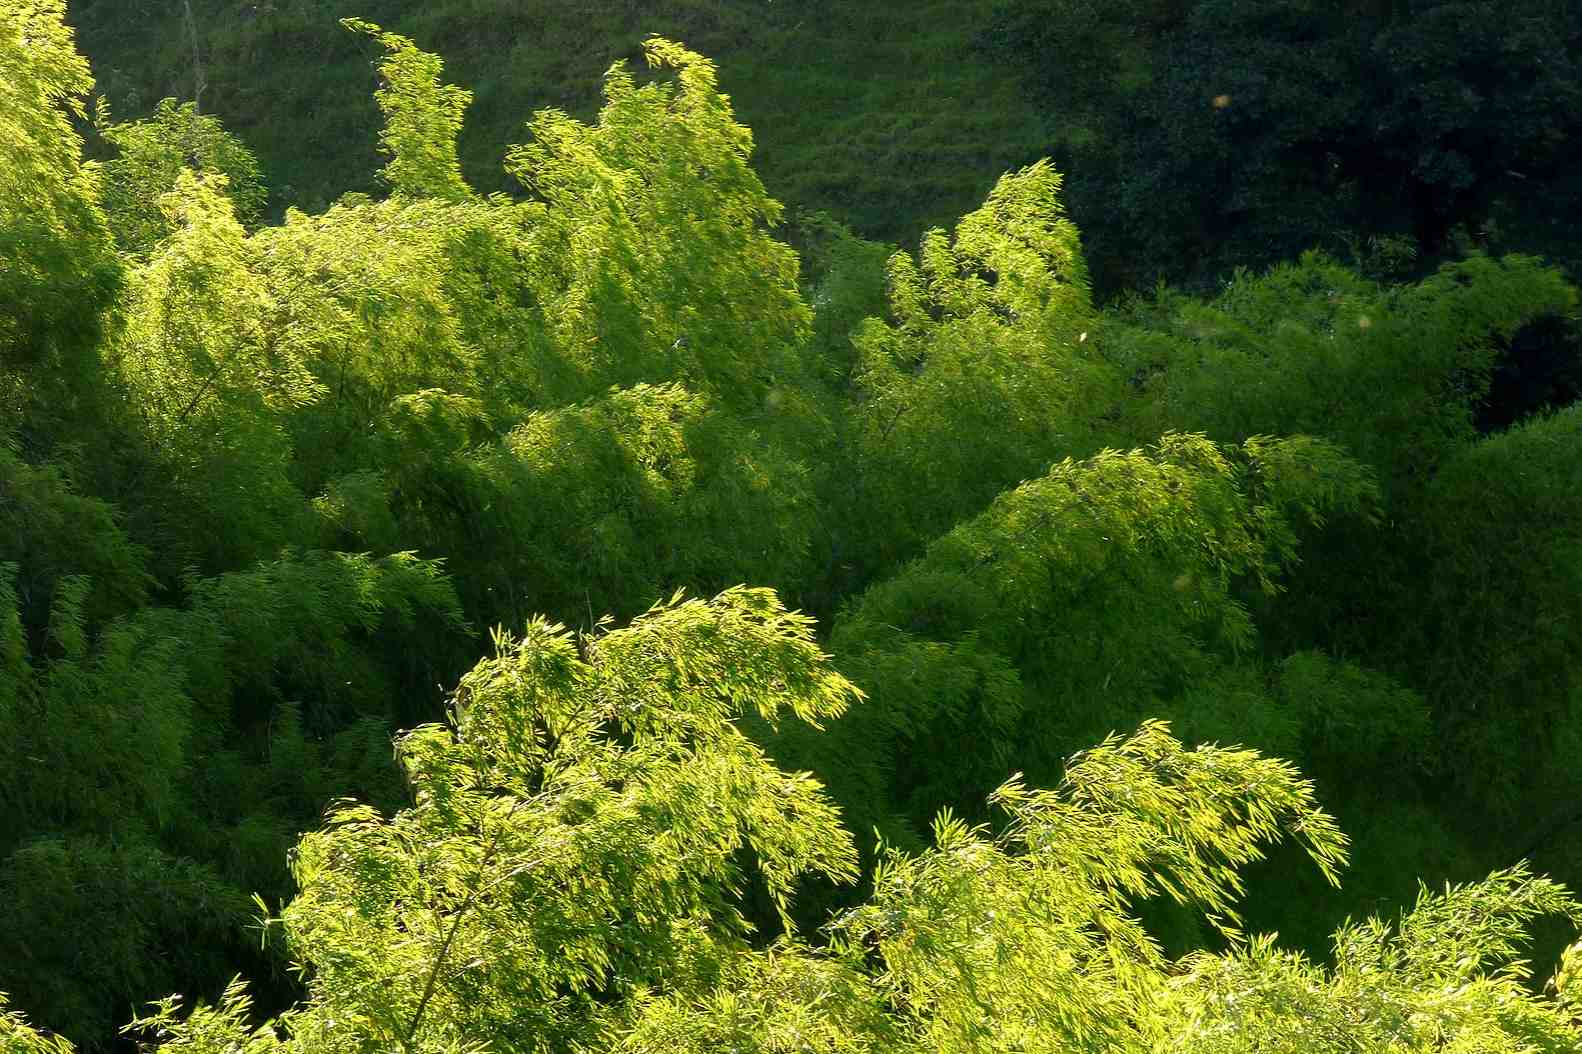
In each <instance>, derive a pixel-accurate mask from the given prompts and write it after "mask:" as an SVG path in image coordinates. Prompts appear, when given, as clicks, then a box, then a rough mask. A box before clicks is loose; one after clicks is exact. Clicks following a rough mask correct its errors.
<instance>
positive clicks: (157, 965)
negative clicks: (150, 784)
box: [0, 838, 257, 1049]
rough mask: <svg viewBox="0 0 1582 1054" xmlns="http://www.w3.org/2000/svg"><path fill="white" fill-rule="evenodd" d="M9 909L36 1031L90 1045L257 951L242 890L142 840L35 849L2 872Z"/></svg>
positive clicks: (13, 974)
mask: <svg viewBox="0 0 1582 1054" xmlns="http://www.w3.org/2000/svg"><path fill="white" fill-rule="evenodd" d="M0 904H3V905H4V906H3V907H0V961H3V962H4V963H5V968H4V974H3V976H4V978H5V984H6V987H7V989H8V990H9V991H10V993H11V997H12V998H13V999H15V1000H17V1001H18V1002H19V1003H20V1004H21V1005H24V1006H27V1007H28V1008H29V1010H30V1016H31V1017H32V1018H33V1019H34V1020H35V1021H40V1022H47V1023H56V1022H62V1023H69V1024H70V1026H71V1027H70V1029H69V1031H68V1032H67V1034H68V1035H72V1034H75V1035H78V1036H82V1037H84V1038H90V1037H91V1038H102V1037H106V1036H108V1035H110V1034H112V1033H113V1032H114V1030H115V1029H116V1028H117V1027H118V1026H119V1025H120V1024H121V1023H122V1021H123V1019H124V1017H125V1014H126V1011H127V1009H128V1008H129V1007H130V1006H133V1005H136V1004H137V1003H139V1002H141V1001H142V1000H145V999H146V998H147V993H148V992H150V991H162V990H168V989H171V988H173V987H177V986H183V987H184V986H187V985H189V984H191V983H192V981H193V980H194V979H199V978H202V979H203V981H202V983H203V985H204V988H203V989H202V990H204V991H205V994H210V993H211V992H212V990H211V989H210V988H209V985H210V984H211V983H212V982H211V981H210V979H212V978H216V977H223V976H225V975H226V971H228V970H234V969H235V967H236V964H237V963H238V962H239V961H245V960H247V959H250V958H253V955H251V954H249V952H250V950H251V949H255V948H256V947H257V942H256V938H254V937H253V936H252V935H251V934H249V933H248V927H249V924H250V922H251V915H252V905H251V903H250V902H249V901H248V898H247V897H246V896H245V895H244V894H243V893H242V892H241V891H240V890H238V889H237V888H236V887H235V886H234V885H232V884H230V883H228V882H225V881H223V880H222V879H220V877H219V876H218V875H216V874H215V873H214V872H213V871H212V870H211V869H209V868H207V867H204V866H202V865H200V864H196V863H194V862H193V861H191V860H186V859H182V858H180V857H173V856H170V855H168V854H166V853H163V852H160V851H159V850H158V849H155V848H153V847H151V846H148V845H145V844H139V843H137V842H131V843H122V844H116V843H113V842H106V841H103V840H100V839H96V838H71V839H53V838H50V839H41V840H38V841H35V842H32V843H30V844H28V845H26V846H24V847H23V848H21V849H19V850H17V851H15V852H13V853H12V854H11V855H10V856H8V857H6V858H5V860H4V861H3V862H0ZM6 1042H8V1040H6V1038H5V1037H4V1035H3V1034H0V1045H4V1044H5V1043H6ZM7 1049H9V1048H7Z"/></svg>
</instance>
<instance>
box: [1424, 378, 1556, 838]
mask: <svg viewBox="0 0 1582 1054" xmlns="http://www.w3.org/2000/svg"><path fill="white" fill-rule="evenodd" d="M1579 441H1582V414H1579V413H1578V411H1577V410H1576V409H1574V408H1573V409H1569V410H1565V411H1562V412H1560V413H1558V414H1555V415H1553V416H1549V417H1543V418H1539V419H1535V420H1533V421H1530V422H1527V423H1525V424H1523V425H1519V426H1517V427H1515V428H1512V429H1511V430H1510V431H1508V432H1505V433H1502V434H1500V435H1497V436H1492V437H1490V438H1488V439H1486V440H1483V441H1482V442H1480V443H1478V444H1476V445H1474V446H1471V447H1469V448H1467V449H1466V450H1464V451H1463V452H1462V453H1461V454H1460V455H1459V456H1458V457H1456V458H1455V459H1454V460H1452V461H1451V462H1449V463H1448V464H1447V465H1445V466H1444V468H1443V469H1442V470H1441V471H1440V473H1439V475H1438V476H1437V477H1436V478H1435V479H1434V481H1433V483H1432V485H1431V486H1430V488H1429V491H1428V493H1427V495H1426V496H1425V498H1424V502H1423V512H1422V516H1423V520H1422V527H1421V532H1422V533H1421V537H1422V538H1423V542H1424V554H1423V555H1424V564H1425V566H1426V568H1427V571H1428V573H1427V576H1426V579H1425V581H1424V583H1423V586H1422V589H1421V591H1420V592H1419V594H1418V595H1417V596H1416V598H1415V601H1416V604H1417V606H1418V611H1419V613H1418V614H1417V616H1416V618H1414V619H1413V621H1412V622H1411V623H1410V626H1411V629H1412V630H1413V632H1412V634H1411V635H1410V636H1408V637H1406V638H1405V642H1404V643H1408V644H1409V646H1410V647H1411V649H1412V650H1411V654H1410V657H1409V658H1408V659H1407V660H1406V661H1408V662H1410V663H1411V665H1412V667H1413V668H1414V670H1415V671H1418V676H1420V677H1421V678H1422V681H1423V684H1424V687H1425V689H1426V691H1427V693H1428V695H1429V698H1430V700H1431V701H1433V703H1434V704H1435V708H1436V710H1437V711H1438V712H1439V713H1440V715H1441V721H1442V723H1443V725H1444V728H1445V734H1446V737H1447V741H1448V745H1447V752H1448V760H1450V762H1451V764H1450V770H1449V772H1448V773H1447V775H1449V776H1450V777H1451V778H1452V779H1453V780H1454V781H1455V782H1456V783H1458V784H1460V785H1462V786H1464V787H1466V788H1468V789H1469V790H1471V791H1472V792H1473V793H1475V794H1476V795H1477V796H1478V797H1479V798H1480V799H1482V800H1483V802H1484V804H1485V805H1486V806H1487V807H1489V809H1490V810H1491V811H1492V812H1494V813H1495V814H1497V815H1501V816H1506V817H1512V816H1519V817H1520V819H1519V821H1518V822H1519V823H1520V825H1521V827H1522V829H1523V830H1524V831H1534V832H1535V833H1536V829H1541V826H1542V825H1543V824H1544V823H1545V821H1546V820H1547V818H1548V817H1550V816H1551V815H1554V814H1558V813H1566V814H1568V815H1569V813H1570V812H1571V810H1570V809H1569V808H1568V807H1567V806H1565V805H1564V804H1563V803H1565V802H1566V801H1568V800H1569V799H1571V798H1573V797H1574V796H1575V794H1576V793H1577V786H1576V782H1575V775H1574V773H1575V766H1574V764H1573V763H1572V759H1573V758H1574V757H1575V749H1576V747H1575V742H1576V737H1577V735H1578V733H1579V725H1578V719H1579V717H1582V714H1579V712H1578V709H1577V707H1578V700H1579V699H1582V695H1579V692H1582V682H1579V680H1578V678H1579V677H1582V665H1579V660H1578V655H1579V642H1578V639H1577V637H1576V634H1577V632H1578V629H1579V623H1578V617H1577V616H1578V598H1579V597H1582V581H1579V580H1578V577H1577V575H1578V567H1579V564H1578V554H1579V551H1578V544H1579V539H1578V536H1577V531H1576V525H1577V524H1578V523H1582V507H1579V505H1578V495H1579V493H1582V479H1579V478H1578V470H1579V468H1578V466H1579V462H1578V457H1577V451H1578V443H1579ZM1527 802H1535V803H1542V804H1541V805H1539V806H1538V807H1537V809H1536V810H1532V811H1530V810H1529V809H1528V808H1527V807H1525V803H1527Z"/></svg>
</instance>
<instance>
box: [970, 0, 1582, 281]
mask: <svg viewBox="0 0 1582 1054" xmlns="http://www.w3.org/2000/svg"><path fill="white" fill-rule="evenodd" d="M1579 42H1582V15H1579V13H1578V11H1577V9H1576V6H1575V5H1574V4H1569V3H1565V2H1561V0H1516V2H1492V0H1428V2H1418V3H1411V4H1397V3H1375V2H1372V0H1357V2H1337V3H1322V4H1320V3H1310V2H1307V0H1253V2H1247V0H1128V2H1124V3H1091V2H1089V0H1011V2H1007V3H1002V4H1001V5H1000V6H999V14H998V16H997V18H996V21H995V23H994V28H993V29H992V30H991V31H990V32H989V33H988V34H987V35H986V44H987V46H989V47H990V48H991V49H993V50H994V51H995V52H996V53H998V54H1001V55H1004V56H1008V57H1013V58H1014V59H1015V60H1016V61H1017V62H1018V63H1019V64H1020V65H1021V66H1022V68H1023V69H1024V71H1025V75H1026V77H1027V81H1028V84H1029V88H1030V89H1031V91H1032V92H1033V93H1034V95H1035V96H1036V97H1038V98H1039V99H1041V100H1042V101H1043V104H1044V106H1045V107H1046V108H1048V109H1049V110H1050V111H1051V115H1052V120H1051V122H1050V124H1051V126H1052V129H1053V131H1052V135H1053V137H1054V138H1055V140H1056V141H1057V142H1058V143H1059V144H1060V149H1059V152H1060V154H1061V156H1062V159H1063V160H1065V161H1066V163H1067V164H1069V165H1070V166H1071V167H1072V169H1073V171H1075V172H1077V173H1079V174H1080V175H1081V178H1080V179H1079V181H1078V182H1077V184H1076V185H1074V187H1073V192H1072V201H1073V208H1074V210H1075V211H1076V213H1077V215H1078V216H1079V218H1081V220H1082V222H1083V223H1084V225H1085V226H1086V227H1087V228H1088V229H1089V231H1090V233H1092V234H1093V235H1094V236H1095V237H1096V239H1097V242H1098V244H1099V246H1100V247H1101V251H1100V252H1099V253H1098V254H1097V255H1096V263H1095V267H1096V270H1097V271H1098V272H1099V274H1100V275H1101V285H1102V286H1103V288H1104V289H1105V291H1106V292H1110V291H1114V290H1116V289H1118V288H1120V287H1122V286H1126V285H1148V284H1151V283H1152V282H1153V281H1154V280H1155V279H1156V278H1160V277H1164V278H1168V279H1172V280H1176V279H1189V280H1191V281H1193V282H1194V283H1196V284H1198V285H1200V286H1201V285H1207V284H1208V283H1210V282H1213V281H1214V280H1215V279H1216V278H1217V277H1219V276H1220V275H1222V274H1225V273H1227V272H1229V271H1230V270H1231V269H1232V268H1233V267H1234V266H1236V265H1239V264H1254V265H1257V266H1262V265H1265V264H1268V263H1272V262H1274V261H1276V260H1279V259H1282V258H1289V257H1293V256H1295V255H1296V254H1297V253H1298V252H1301V251H1303V250H1306V249H1309V248H1313V247H1323V248H1326V249H1331V250H1334V249H1339V248H1340V247H1342V246H1344V245H1346V244H1348V243H1350V244H1351V245H1352V246H1354V247H1356V250H1357V252H1358V255H1359V256H1361V257H1363V258H1365V259H1367V260H1369V261H1371V262H1372V263H1373V264H1374V265H1375V266H1378V267H1380V268H1382V269H1386V270H1389V269H1395V268H1400V267H1402V266H1404V268H1405V269H1408V270H1409V269H1410V268H1411V266H1412V259H1413V258H1414V257H1416V256H1419V255H1421V256H1422V257H1424V258H1435V257H1441V256H1442V255H1446V254H1450V255H1453V254H1454V253H1455V252H1456V251H1457V250H1458V249H1459V248H1461V247H1464V246H1465V245H1467V244H1470V243H1473V242H1481V243H1483V244H1489V243H1495V244H1498V245H1500V247H1501V248H1503V249H1506V250H1508V251H1509V250H1518V249H1525V250H1527V251H1543V252H1548V253H1556V252H1558V253H1559V254H1561V255H1563V256H1566V257H1567V258H1568V259H1572V260H1574V252H1573V251H1571V250H1568V249H1566V248H1565V241H1564V235H1561V237H1559V238H1557V237H1555V232H1554V231H1553V227H1552V225H1551V224H1550V223H1549V219H1550V215H1549V213H1550V210H1551V208H1552V205H1551V202H1550V197H1551V194H1554V195H1561V196H1569V195H1570V194H1571V193H1573V192H1574V190H1573V188H1574V186H1575V179H1574V169H1575V163H1576V158H1577V153H1576V142H1577V139H1576V136H1577V132H1578V124H1577V116H1576V115H1577V114H1578V113H1579V112H1582V111H1579V107H1578V100H1579V99H1582V66H1579V65H1578V62H1577V55H1578V54H1579V53H1582V51H1579V47H1578V45H1579ZM1496 214H1498V215H1500V216H1501V220H1500V223H1502V224H1503V225H1504V226H1506V227H1509V228H1510V240H1502V238H1503V236H1502V233H1501V231H1500V230H1499V228H1498V227H1497V226H1495V225H1494V224H1492V223H1491V222H1490V219H1491V217H1492V216H1494V215H1496ZM1546 228H1548V229H1546ZM1392 239H1395V240H1392ZM1365 245H1366V247H1364V246H1365Z"/></svg>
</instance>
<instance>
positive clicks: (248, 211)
mask: <svg viewBox="0 0 1582 1054" xmlns="http://www.w3.org/2000/svg"><path fill="white" fill-rule="evenodd" d="M99 102H100V103H101V104H102V103H103V98H102V97H101V98H100V100H99ZM94 117H95V121H96V123H97V125H98V129H97V130H98V132H99V134H100V135H101V136H103V137H104V139H105V141H106V142H108V143H110V144H112V145H113V146H114V147H115V150H116V153H115V156H114V157H113V158H111V159H109V160H108V161H105V162H103V163H102V164H100V165H99V167H98V172H99V182H100V200H101V201H102V202H103V204H104V210H105V214H106V215H107V217H108V218H109V221H110V230H111V231H112V232H113V233H114V235H115V241H116V245H117V246H118V247H119V248H121V249H123V250H125V251H127V252H133V253H145V252H147V251H148V250H149V249H152V248H153V247H154V246H155V245H156V244H158V243H159V241H160V240H161V239H163V238H165V237H167V236H169V234H170V231H171V217H170V216H169V215H168V211H167V210H166V209H165V208H163V207H162V206H161V202H160V198H161V196H162V195H164V194H166V193H168V192H169V191H170V189H171V187H173V186H174V185H175V183H176V180H177V178H178V176H179V175H180V174H181V171H182V169H184V168H191V169H193V170H195V171H198V172H203V173H208V174H210V175H213V176H223V177H225V180H226V184H225V193H226V196H227V197H229V198H230V199H231V203H232V206H233V208H234V209H235V212H236V216H237V219H238V220H239V221H240V222H241V223H243V224H244V225H251V224H253V223H256V222H257V220H258V217H259V213H260V212H261V211H262V209H263V205H264V199H265V197H267V195H268V191H267V190H266V189H265V188H264V184H263V177H262V174H261V173H260V171H259V168H258V159H257V158H256V157H254V156H253V154H252V151H250V150H248V149H247V147H246V145H245V144H243V143H242V142H240V141H239V140H238V139H237V138H236V137H235V136H233V135H231V134H230V133H229V132H227V131H226V130H225V128H224V127H223V126H222V125H221V124H220V122H219V121H218V120H217V119H216V118H214V117H213V116H211V115H209V114H201V113H199V112H198V109H197V105H196V104H195V103H190V102H189V103H180V104H178V103H177V102H176V100H175V99H165V100H164V101H162V102H161V103H160V104H159V106H158V107H157V108H156V109H155V110H154V112H153V113H152V114H150V115H149V116H148V117H146V118H143V119H141V120H137V121H123V122H120V123H117V124H111V123H109V122H108V117H109V115H108V112H107V111H103V110H101V111H99V112H97V113H95V115H94Z"/></svg>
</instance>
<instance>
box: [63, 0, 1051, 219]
mask: <svg viewBox="0 0 1582 1054" xmlns="http://www.w3.org/2000/svg"><path fill="white" fill-rule="evenodd" d="M993 8H994V4H993V3H991V2H982V0H974V2H972V3H959V2H943V0H936V2H924V3H906V4H850V3H839V2H835V0H819V2H811V3H810V2H806V0H779V2H775V0H659V2H657V3H644V4H634V3H574V2H570V0H443V2H432V0H370V2H368V3H362V4H359V5H353V6H350V7H348V6H347V5H345V4H340V3H333V2H327V0H272V2H261V3H251V2H247V0H194V3H193V13H194V16H195V21H196V23H197V27H198V30H199V42H200V54H201V56H202V61H203V68H204V74H205V81H206V83H207V88H206V89H205V91H204V94H203V107H204V109H206V110H208V111H210V112H213V113H214V114H216V115H218V116H219V117H220V118H221V119H222V120H223V121H224V122H225V125H226V127H228V128H230V129H231V130H232V131H233V132H235V133H236V134H237V135H239V136H240V137H241V138H242V140H243V141H244V142H246V143H247V144H248V145H249V146H250V147H252V148H253V150H254V151H256V152H257V154H258V155H259V157H260V159H261V161H262V163H263V167H264V172H265V177H266V182H267V183H268V185H269V186H270V187H271V188H272V189H273V191H274V195H275V197H274V204H275V206H276V208H277V209H278V208H280V207H282V206H284V205H286V204H294V205H298V206H300V207H303V208H307V209H310V210H312V209H316V208H321V207H323V206H324V205H327V204H328V203H329V202H330V201H331V200H333V199H334V198H335V197H337V196H339V195H340V194H341V193H342V192H344V191H346V190H364V191H371V190H374V189H375V185H374V184H373V182H372V181H371V179H370V175H369V173H370V172H371V171H372V170H373V162H374V160H375V156H376V155H375V152H374V151H375V136H376V133H377V131H378V127H379V119H378V113H377V111H376V110H375V108H374V106H373V102H372V89H373V87H374V84H375V76H374V71H373V68H372V66H371V61H372V59H373V57H374V56H373V53H372V51H371V49H370V48H369V47H368V46H367V43H366V42H365V41H359V40H358V39H356V38H354V37H353V36H352V35H351V34H348V33H347V32H345V31H344V30H343V29H341V27H340V26H339V25H338V20H339V19H341V18H343V17H348V16H356V17H359V18H366V19H369V20H371V21H374V22H377V23H379V24H380V25H384V26H387V27H389V28H390V29H392V30H394V31H396V32H399V33H403V34H405V35H407V36H409V37H412V38H413V39H415V40H417V41H418V42H419V43H420V44H421V45H422V46H423V47H425V48H428V49H429V50H431V51H435V52H437V53H438V54H440V55H442V56H444V58H445V61H446V66H447V70H448V71H449V76H450V77H451V79H452V80H454V82H455V83H457V84H461V85H464V86H466V87H468V88H470V89H471V90H472V91H473V92H474V93H475V100H474V104H473V107H472V109H471V110H470V111H469V114H468V120H467V125H466V129H465V131H464V133H463V135H462V139H461V156H462V163H463V167H464V170H465V171H466V173H467V175H468V178H469V179H470V180H471V181H472V182H473V183H474V185H476V186H477V187H479V188H480V189H483V190H493V189H516V190H519V189H520V188H516V187H514V186H512V185H511V184H510V183H509V181H508V180H507V178H506V177H505V175H504V173H503V172H502V170H501V166H500V162H501V158H502V157H503V155H504V152H505V147H506V145H507V144H510V143H515V142H519V141H520V140H521V139H522V137H523V124H524V121H525V119H526V117H527V115H528V114H530V113H532V112H533V111H535V110H538V109H541V108H544V107H558V108H562V109H565V110H567V111H568V112H570V113H572V114H575V115H579V116H583V117H586V116H588V115H590V114H591V113H592V112H593V110H594V109H595V107H596V106H597V103H598V99H599V82H600V78H601V76H602V74H603V72H604V70H605V69H607V68H608V67H609V65H610V64H611V63H613V62H615V61H616V60H618V59H630V58H632V57H633V56H635V55H637V54H638V53H639V45H640V43H641V41H642V40H643V39H644V38H645V37H647V36H649V35H651V34H659V35H661V36H665V37H668V38H670V39H674V40H684V41H686V42H687V43H688V45H689V46H691V47H695V48H697V49H698V50H699V51H701V52H702V53H703V54H706V55H708V56H709V57H710V58H711V59H713V60H714V61H715V62H717V63H718V64H719V66H720V71H721V73H720V82H721V87H722V89H723V90H724V91H725V92H726V93H727V94H729V95H730V97H731V99H732V102H733V103H734V104H735V106H736V109H737V112H738V113H739V114H740V115H741V117H742V120H743V122H744V123H745V124H746V125H747V126H748V127H750V128H752V129H753V130H754V133H755V135H756V137H757V139H758V144H759V149H758V152H757V154H756V165H757V168H758V170H759V172H760V173H761V174H762V176H763V179H764V182H765V183H766V185H767V186H768V187H769V189H770V191H771V192H772V193H774V194H775V195H776V196H777V197H779V198H781V199H782V200H784V201H786V202H788V203H790V204H792V205H799V206H803V207H807V208H821V209H827V210H830V211H832V212H834V213H835V214H836V215H838V216H839V217H841V218H842V219H844V220H845V221H847V222H848V223H850V224H852V225H853V226H854V227H856V228H857V229H859V230H861V231H863V232H864V233H865V234H868V235H869V236H871V237H877V238H882V239H886V240H893V241H913V240H915V239H916V238H917V236H918V235H919V234H920V233H921V232H922V230H923V229H925V228H926V227H928V226H932V225H935V224H946V223H949V222H950V221H951V220H952V219H954V217H956V216H959V215H961V214H962V213H963V212H965V211H967V209H969V208H970V207H971V206H972V204H973V203H974V202H976V201H979V200H981V199H982V197H983V195H984V194H985V193H986V192H987V191H988V189H989V187H990V186H991V185H992V184H993V182H994V180H995V179H996V178H997V177H998V176H999V175H1000V174H1001V173H1002V172H1004V171H1006V170H1007V169H1011V168H1015V167H1019V166H1021V165H1024V164H1027V163H1029V162H1031V161H1033V160H1035V159H1036V158H1038V157H1039V156H1041V154H1042V153H1043V150H1042V146H1043V138H1044V137H1043V135H1042V134H1041V128H1042V121H1041V120H1040V118H1039V117H1038V115H1037V114H1036V113H1035V112H1034V111H1033V109H1032V108H1031V107H1030V106H1029V104H1028V103H1027V102H1026V101H1025V100H1024V98H1023V96H1022V93H1021V91H1020V86H1019V82H1018V80H1017V77H1016V74H1015V71H1014V69H1012V68H1010V67H1008V66H1004V65H998V64H996V63H994V62H993V61H991V59H990V57H989V56H988V55H987V54H986V53H985V52H984V50H983V49H982V48H981V47H980V46H979V45H978V43H977V40H978V36H979V35H980V34H981V32H982V30H983V28H984V26H985V25H986V24H987V20H988V19H989V18H990V17H991V15H992V11H993ZM71 17H72V20H73V22H74V24H75V25H76V26H77V27H78V28H79V39H80V41H81V45H82V49H83V52H84V54H86V55H87V56H88V58H89V59H90V61H92V63H93V67H94V70H95V75H96V76H97V77H98V80H99V89H100V90H101V91H102V92H103V93H104V94H105V95H106V96H107V97H108V98H109V100H110V102H111V104H112V106H113V107H114V110H115V113H116V114H117V116H120V117H135V116H141V115H142V113H143V112H145V111H147V110H148V109H150V108H151V107H152V105H153V104H154V103H155V102H157V101H158V100H159V99H161V98H163V97H164V96H166V95H175V96H178V97H181V98H184V99H185V98H191V97H192V94H193V86H194V79H193V77H194V71H193V62H192V47H191V43H190V36H189V34H188V32H187V28H186V25H185V17H184V12H183V6H182V4H181V3H180V2H179V0H168V2H167V0H129V2H122V0H85V2H83V3H80V4H76V5H74V6H73V8H72V15H71Z"/></svg>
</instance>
